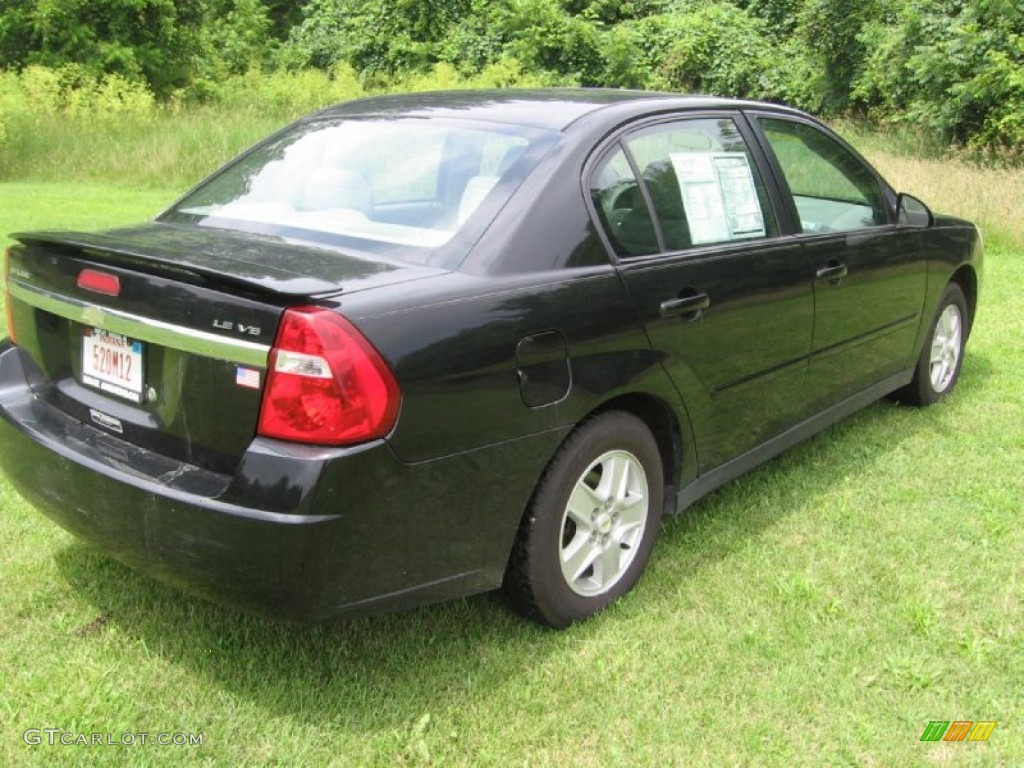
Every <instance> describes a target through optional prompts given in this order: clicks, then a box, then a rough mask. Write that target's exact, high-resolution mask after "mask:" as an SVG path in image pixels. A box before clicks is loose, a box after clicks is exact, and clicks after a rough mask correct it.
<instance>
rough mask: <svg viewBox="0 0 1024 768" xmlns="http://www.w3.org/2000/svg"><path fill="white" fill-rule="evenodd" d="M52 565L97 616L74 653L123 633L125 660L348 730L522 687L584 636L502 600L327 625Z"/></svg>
mask: <svg viewBox="0 0 1024 768" xmlns="http://www.w3.org/2000/svg"><path fill="white" fill-rule="evenodd" d="M55 560H56V564H57V567H58V569H59V570H60V572H61V574H62V575H63V577H64V578H65V579H66V580H67V582H68V584H69V585H70V586H71V588H72V590H73V591H74V592H75V593H76V595H77V596H78V597H80V598H82V599H84V600H86V601H88V602H89V603H91V604H92V605H93V606H94V607H95V612H96V616H95V618H93V619H92V620H90V621H89V622H87V623H85V624H83V625H82V626H78V627H74V628H71V629H70V630H69V632H68V634H69V638H68V640H69V642H97V643H100V644H101V645H102V644H104V643H107V642H110V637H111V629H112V628H116V632H114V633H113V636H115V637H116V638H117V640H116V642H118V643H120V644H124V645H125V651H124V653H125V654H126V655H129V656H130V655H132V654H136V653H138V652H139V651H138V650H135V649H138V648H144V649H145V651H144V652H145V653H148V654H155V655H158V656H159V657H160V658H161V659H163V660H165V661H168V662H170V663H172V664H175V665H180V666H183V667H186V668H188V670H189V672H190V673H194V674H195V675H197V676H199V677H200V678H206V679H208V680H209V682H210V683H211V684H213V685H214V686H215V687H219V688H222V689H225V690H227V691H229V692H230V693H232V694H234V695H238V696H240V697H243V698H244V699H246V700H247V701H251V702H252V703H254V704H256V705H257V706H258V707H260V708H261V709H263V710H264V711H266V712H267V713H268V714H271V715H282V716H283V715H286V716H289V717H298V718H299V719H308V720H309V722H316V723H323V722H325V721H333V722H336V723H337V724H338V725H339V726H341V727H344V728H346V729H348V730H356V731H367V732H368V731H377V730H380V729H384V728H396V727H398V728H401V727H405V726H408V724H409V723H410V722H414V721H415V720H416V719H417V718H419V717H420V716H421V715H422V714H424V713H426V712H434V713H435V714H436V713H437V712H439V711H443V710H445V709H446V708H447V707H448V706H454V705H456V704H457V703H458V702H461V701H463V700H464V699H466V698H467V697H470V696H472V695H474V694H479V693H480V692H481V691H486V690H488V689H491V690H493V689H494V688H496V687H500V686H502V685H503V684H504V683H505V682H506V681H509V680H514V679H516V678H517V677H518V676H521V675H522V674H523V673H525V672H526V671H528V670H529V669H531V668H533V667H535V665H536V664H538V663H540V660H541V659H542V658H543V657H544V656H545V655H546V654H549V653H555V652H557V649H558V648H560V647H562V646H563V645H564V644H566V643H569V642H571V637H572V635H573V634H574V633H575V632H577V631H584V630H583V628H577V629H573V630H570V631H569V632H568V633H556V632H551V631H548V630H545V629H543V628H541V627H539V626H536V625H534V624H533V623H531V622H529V621H527V620H525V619H523V618H521V617H519V616H517V615H515V614H513V613H511V612H510V611H509V609H508V608H507V607H506V606H505V605H504V604H503V602H502V601H501V600H500V599H499V598H498V597H497V596H495V595H480V596H477V597H473V598H467V599H463V600H457V601H453V602H449V603H443V604H438V605H430V606H425V607H423V608H419V609H416V610H412V611H407V612H404V613H397V614H391V615H384V616H373V617H366V618H356V619H349V620H344V621H340V622H338V623H335V624H329V625H305V624H296V623H289V622H281V621H275V620H272V619H265V618H262V617H258V616H252V615H248V614H245V613H242V612H240V611H237V610H235V609H232V608H229V607H224V606H220V605H217V604H214V603H211V602H208V601H206V600H203V599H201V598H197V597H194V596H192V595H189V594H187V593H185V592H182V591H179V590H178V589H176V588H174V587H171V586H167V585H164V584H162V583H160V582H157V581H154V580H152V579H151V578H149V577H147V576H145V575H142V574H139V573H137V572H135V571H134V570H132V569H130V568H128V567H127V566H124V565H122V564H121V563H119V562H117V561H116V560H113V559H111V558H109V557H107V556H106V555H103V554H102V553H99V552H97V551H96V550H93V549H92V548H90V547H88V546H87V545H84V544H81V543H78V542H74V543H72V544H70V545H69V546H67V547H65V548H64V549H62V550H60V551H59V552H57V554H56V555H55ZM128 661H129V663H131V665H132V666H133V667H145V666H146V664H147V661H146V659H145V658H140V659H137V660H131V659H129V660H128Z"/></svg>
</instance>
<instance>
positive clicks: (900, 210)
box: [896, 192, 935, 229]
mask: <svg viewBox="0 0 1024 768" xmlns="http://www.w3.org/2000/svg"><path fill="white" fill-rule="evenodd" d="M896 215H897V218H896V220H897V221H898V222H899V223H900V225H901V226H904V227H918V228H920V229H926V228H928V227H930V226H931V225H932V224H934V223H935V217H934V216H932V212H931V210H929V208H928V206H927V205H925V204H924V203H922V202H921V201H920V200H918V199H917V198H916V197H913V196H912V195H908V194H907V193H905V192H900V194H899V196H898V197H897V198H896Z"/></svg>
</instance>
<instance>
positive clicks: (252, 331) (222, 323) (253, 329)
mask: <svg viewBox="0 0 1024 768" xmlns="http://www.w3.org/2000/svg"><path fill="white" fill-rule="evenodd" d="M213 327H214V328H219V329H220V330H222V331H231V330H234V331H238V332H239V333H244V334H245V335H247V336H259V335H260V332H261V329H260V327H259V326H258V325H246V324H245V323H233V322H231V321H230V320H214V321H213Z"/></svg>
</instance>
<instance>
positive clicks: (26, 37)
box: [0, 0, 1024, 156]
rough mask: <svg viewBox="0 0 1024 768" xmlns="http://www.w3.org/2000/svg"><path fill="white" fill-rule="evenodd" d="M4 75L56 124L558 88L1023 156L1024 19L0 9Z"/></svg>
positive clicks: (560, 1)
mask: <svg viewBox="0 0 1024 768" xmlns="http://www.w3.org/2000/svg"><path fill="white" fill-rule="evenodd" d="M4 69H6V70H8V71H9V72H13V73H18V75H19V77H20V78H21V79H26V78H27V80H28V82H27V83H22V84H21V85H19V86H18V87H19V88H21V89H22V90H23V91H25V90H26V89H27V91H28V92H29V93H30V95H32V96H34V93H35V92H34V90H33V89H35V88H39V87H43V88H44V89H48V90H46V93H47V94H49V97H48V98H50V100H51V101H54V99H56V102H55V103H56V106H57V107H61V108H63V107H67V106H69V105H70V106H72V107H74V104H72V103H71V102H76V100H77V102H78V103H79V105H80V103H81V102H82V101H83V100H85V101H88V100H89V99H93V100H95V98H97V94H99V93H106V96H105V97H104V98H111V99H113V100H114V102H116V103H120V102H122V101H124V102H125V103H127V104H131V105H134V107H132V108H136V107H138V105H139V104H140V103H141V102H140V100H143V101H144V100H145V99H146V98H147V97H148V98H155V100H156V102H155V103H157V104H182V103H194V102H199V103H205V102H222V101H224V100H230V99H232V98H234V97H236V96H238V95H239V94H240V93H242V94H244V93H246V92H248V93H252V88H253V87H256V88H257V91H266V90H267V89H266V87H264V86H262V85H261V81H263V80H266V79H268V78H269V80H270V81H271V82H277V83H279V82H280V81H279V80H277V79H275V78H280V76H281V73H300V74H299V75H298V79H297V80H296V81H295V83H296V84H295V86H294V87H293V88H294V89H295V90H297V91H298V93H299V97H297V99H296V98H293V99H291V100H292V101H297V102H301V101H302V94H303V93H304V89H308V86H309V84H310V83H311V82H314V81H315V82H316V83H320V84H322V80H323V78H327V79H328V80H331V79H332V78H335V77H340V78H342V80H343V81H344V82H343V84H342V85H341V86H339V87H338V88H335V89H333V90H334V91H340V92H342V93H346V94H347V93H349V92H350V91H352V89H353V87H354V86H355V85H357V86H358V88H359V89H368V90H386V89H390V88H394V87H397V86H398V84H408V83H409V82H410V81H416V80H417V79H418V80H419V81H420V83H421V84H425V85H431V84H437V85H442V86H443V85H461V84H465V83H467V82H474V83H478V84H493V85H499V86H500V85H516V84H523V83H530V84H537V83H539V84H562V83H565V84H579V85H587V86H596V85H605V86H615V87H635V88H659V89H673V90H684V91H701V92H707V93H715V94H725V95H733V96H747V97H755V98H764V99H771V100H777V101H783V102H787V103H790V104H794V105H796V106H800V107H804V108H806V109H810V110H812V111H815V112H818V113H820V114H826V115H837V114H854V115H864V116H869V117H871V118H873V119H875V120H878V121H881V122H897V123H906V124H910V125H913V126H916V127H919V128H921V129H923V130H926V131H928V132H931V133H932V134H934V135H936V136H938V137H941V138H942V139H943V140H944V141H948V142H954V143H956V144H959V145H962V146H968V147H972V148H975V149H985V150H996V151H999V152H1002V153H1003V154H1004V155H1005V154H1009V155H1016V156H1019V155H1020V154H1021V151H1022V149H1021V148H1022V147H1024V2H1021V0H391V1H390V2H380V1H379V0H305V2H301V3H289V2H285V1H284V0H93V1H92V2H83V0H5V2H4V4H3V7H2V9H0V70H4ZM317 72H319V73H320V74H319V75H317V74H311V73H317ZM303 78H305V79H303ZM425 78H426V79H425ZM6 87H7V92H8V96H10V94H11V91H12V87H13V86H11V82H10V80H8V82H7V86H6ZM318 87H319V86H318ZM293 88H290V87H287V86H286V87H284V88H283V91H284V92H283V93H280V94H279V96H280V97H281V98H283V99H284V100H285V101H288V100H289V97H288V96H287V95H286V92H288V91H289V90H292V89H293ZM54 89H56V90H54ZM328 90H331V89H328ZM79 91H81V92H82V94H84V95H74V94H76V93H78V92H79ZM62 94H63V95H62ZM147 94H148V95H149V96H147ZM62 101H63V102H65V103H63V105H62V104H61V103H60V102H62ZM3 103H4V102H3V91H2V90H0V110H2V109H3ZM7 103H8V104H10V103H11V99H10V98H8V99H7ZM3 124H4V113H3V111H0V136H2V132H3V127H2V126H3Z"/></svg>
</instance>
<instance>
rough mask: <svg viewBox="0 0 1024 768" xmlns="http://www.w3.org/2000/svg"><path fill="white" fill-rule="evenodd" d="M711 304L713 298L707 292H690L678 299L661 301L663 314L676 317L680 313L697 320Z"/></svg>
mask: <svg viewBox="0 0 1024 768" xmlns="http://www.w3.org/2000/svg"><path fill="white" fill-rule="evenodd" d="M710 306H711V299H710V298H709V297H708V295H707V294H706V293H690V294H688V295H686V296H680V297H679V298H676V299H668V300H667V301H663V302H661V316H662V317H674V316H676V315H680V316H683V317H685V319H687V320H697V319H699V318H700V316H701V313H702V312H703V311H704V310H705V309H707V308H708V307H710Z"/></svg>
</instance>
